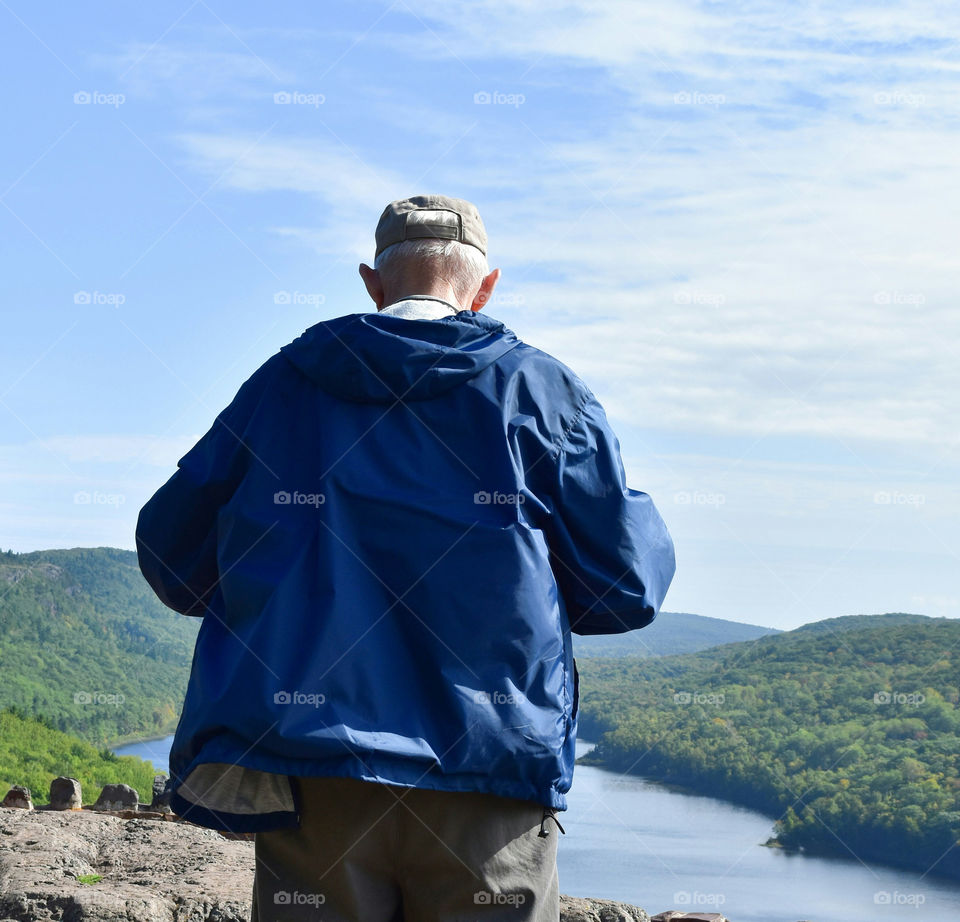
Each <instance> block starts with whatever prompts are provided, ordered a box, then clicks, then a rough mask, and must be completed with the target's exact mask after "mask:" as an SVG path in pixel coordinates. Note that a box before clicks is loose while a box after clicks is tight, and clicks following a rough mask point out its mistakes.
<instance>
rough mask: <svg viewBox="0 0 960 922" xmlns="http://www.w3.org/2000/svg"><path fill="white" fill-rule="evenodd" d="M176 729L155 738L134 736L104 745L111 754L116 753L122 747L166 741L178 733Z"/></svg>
mask: <svg viewBox="0 0 960 922" xmlns="http://www.w3.org/2000/svg"><path fill="white" fill-rule="evenodd" d="M176 729H177V728H176V727H173V728H172V729H171V730H169V731H168V732H166V733H161V734H159V735H154V736H133V737H125V736H123V737H120V738H119V739H116V740H111V741H110V742H107V743H104V746H105V747H106V748H107V749H109V750H110V751H111V752H114V750H116V749H117V748H119V747H120V746H133V745H135V744H136V743H155V742H157V740H165V739H167V737H169V736H173V735H174V734H175V733H176Z"/></svg>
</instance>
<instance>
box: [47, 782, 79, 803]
mask: <svg viewBox="0 0 960 922" xmlns="http://www.w3.org/2000/svg"><path fill="white" fill-rule="evenodd" d="M82 806H83V801H82V800H81V791H80V782H79V781H77V779H76V778H65V777H64V776H63V775H61V776H60V777H59V778H54V779H53V781H51V782H50V809H51V810H79V809H80V808H81V807H82Z"/></svg>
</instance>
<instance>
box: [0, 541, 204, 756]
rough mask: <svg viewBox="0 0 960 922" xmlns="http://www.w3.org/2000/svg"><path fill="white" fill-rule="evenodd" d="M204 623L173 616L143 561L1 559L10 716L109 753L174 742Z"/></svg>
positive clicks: (0, 633) (54, 554)
mask: <svg viewBox="0 0 960 922" xmlns="http://www.w3.org/2000/svg"><path fill="white" fill-rule="evenodd" d="M198 625H199V620H198V619H195V618H187V617H184V616H183V615H178V614H176V613H175V612H172V611H170V609H168V608H165V607H164V606H163V605H162V604H161V603H160V602H159V600H158V599H157V598H156V596H155V595H154V594H153V591H152V590H151V589H150V587H149V585H147V582H146V581H145V580H144V578H143V576H142V575H141V573H140V569H139V567H138V566H137V555H136V554H135V553H134V552H133V551H124V550H119V549H117V548H109V547H98V548H73V549H71V550H50V551H34V552H32V553H28V554H13V553H10V552H9V551H8V552H6V553H2V554H0V663H2V664H3V668H2V670H0V707H8V706H14V707H16V708H17V709H18V710H19V711H21V712H22V713H25V714H32V715H37V716H42V717H44V718H45V719H47V721H48V722H49V723H50V725H51V726H53V727H56V728H57V729H60V730H64V731H66V732H68V733H70V734H73V735H75V736H79V737H82V738H83V739H86V740H88V741H90V742H94V743H97V744H103V743H106V742H112V741H116V740H119V739H122V738H124V737H127V738H129V737H146V736H150V735H161V734H164V733H168V732H173V728H174V727H175V726H176V721H177V717H178V716H179V712H180V707H181V705H182V703H183V695H184V692H185V690H186V682H187V677H188V674H189V668H190V660H191V657H192V654H193V644H194V639H195V637H196V632H197V627H198Z"/></svg>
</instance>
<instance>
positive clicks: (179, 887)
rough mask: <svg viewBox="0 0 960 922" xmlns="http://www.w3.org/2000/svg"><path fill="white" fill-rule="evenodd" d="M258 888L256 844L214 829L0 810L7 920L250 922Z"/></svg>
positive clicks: (0, 895) (0, 872) (0, 881)
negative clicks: (255, 886)
mask: <svg viewBox="0 0 960 922" xmlns="http://www.w3.org/2000/svg"><path fill="white" fill-rule="evenodd" d="M87 875H99V876H100V880H95V879H94V878H91V877H88V876H87ZM80 879H85V880H88V881H91V882H89V883H81V882H80ZM190 881H195V883H191V882H190ZM252 889H253V843H252V842H239V841H238V842H233V841H227V840H226V839H224V838H223V837H222V836H220V835H218V834H217V833H216V832H214V831H213V830H211V829H201V828H200V827H199V826H191V825H189V824H187V823H177V822H170V821H166V822H165V821H162V820H142V819H135V820H124V819H121V818H120V817H116V816H111V815H110V814H106V813H94V812H92V811H89V810H83V811H62V812H61V811H53V810H49V811H45V810H37V811H34V812H32V813H27V812H26V811H20V810H16V811H14V810H9V811H0V920H3V922H54V920H66V919H69V920H70V922H131V920H136V922H185V920H189V922H248V920H249V918H250V894H251V891H252Z"/></svg>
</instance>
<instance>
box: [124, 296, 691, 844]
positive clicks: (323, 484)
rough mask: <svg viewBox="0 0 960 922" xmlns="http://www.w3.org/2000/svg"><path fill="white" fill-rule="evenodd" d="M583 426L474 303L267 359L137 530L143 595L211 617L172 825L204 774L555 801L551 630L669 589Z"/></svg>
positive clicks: (646, 507)
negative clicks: (254, 774)
mask: <svg viewBox="0 0 960 922" xmlns="http://www.w3.org/2000/svg"><path fill="white" fill-rule="evenodd" d="M598 411H599V405H598V404H596V402H595V400H594V398H593V397H592V395H591V394H590V392H589V391H588V390H587V388H586V387H585V386H584V385H583V383H582V382H581V381H580V380H579V379H578V378H577V377H576V376H575V375H573V374H572V372H570V371H569V369H567V368H566V367H565V366H563V365H562V364H561V363H559V362H557V361H556V360H555V359H553V358H551V357H550V356H548V355H546V354H545V353H543V352H540V351H539V350H536V349H533V348H532V347H530V346H527V345H526V344H523V343H521V342H520V341H519V340H518V339H517V338H516V336H514V335H513V334H512V333H511V332H510V331H509V330H507V329H505V328H504V327H503V326H502V324H500V323H499V322H498V321H496V320H493V319H492V318H489V317H484V316H482V315H479V314H475V313H471V312H460V313H459V314H456V315H453V316H450V317H449V318H444V319H440V320H407V319H400V318H397V317H390V316H383V315H378V314H355V315H348V316H346V317H340V318H336V319H335V320H332V321H327V322H325V323H320V324H316V325H315V326H313V327H311V328H310V329H309V330H307V331H306V332H305V333H304V335H303V336H301V337H300V338H299V339H297V340H296V341H294V342H293V343H291V344H289V345H288V346H285V347H284V348H283V349H282V350H281V351H280V353H278V354H277V355H276V356H274V357H273V358H272V359H270V360H269V361H268V362H267V363H265V365H264V366H263V367H262V368H261V369H260V370H258V372H256V373H255V374H254V375H253V376H252V377H251V379H250V380H249V381H248V382H247V383H246V384H245V385H244V386H243V388H241V390H240V392H239V394H238V396H237V398H236V399H235V401H234V402H233V403H232V404H231V406H230V407H228V408H227V410H225V411H224V413H223V414H221V416H220V417H219V418H218V421H217V423H215V425H214V427H213V428H212V429H211V431H210V432H209V433H208V434H207V435H206V436H205V437H204V439H203V440H201V442H200V443H198V445H197V446H196V447H195V448H194V449H193V450H192V451H191V453H190V454H188V455H187V456H186V457H185V458H184V459H183V461H182V462H181V467H182V470H181V472H180V473H179V474H178V475H177V477H179V478H180V479H181V481H182V483H180V484H176V483H175V482H174V481H171V482H170V484H169V485H168V486H169V490H168V493H169V495H165V494H164V492H163V491H161V492H160V493H158V494H157V496H156V497H155V498H154V500H153V501H151V503H150V504H148V505H147V506H146V507H145V508H144V510H143V513H142V515H141V520H140V525H139V528H138V538H139V540H140V542H141V544H142V551H141V558H142V560H143V561H144V564H145V570H144V572H145V573H146V575H147V577H148V579H149V580H150V581H151V583H152V584H153V585H154V587H155V588H157V590H158V592H159V593H160V594H161V597H164V592H165V591H166V592H167V596H166V598H165V601H167V602H168V604H172V605H173V607H175V608H178V609H179V610H184V611H189V612H200V613H202V611H203V610H204V609H208V611H209V614H208V616H207V617H206V618H205V621H204V624H203V627H202V629H201V632H200V636H199V639H198V644H197V654H196V657H195V663H194V670H193V674H192V677H191V682H190V687H189V690H188V694H187V701H186V703H185V706H184V716H183V719H182V721H181V725H180V727H179V728H178V733H177V740H176V743H175V745H174V751H173V754H172V760H171V768H172V770H173V774H174V776H175V778H177V779H180V780H181V781H182V782H183V783H184V784H185V785H186V788H187V791H186V792H185V793H184V792H181V796H180V799H179V800H178V801H177V802H178V806H179V808H180V810H181V812H183V813H185V814H186V815H188V816H189V815H190V807H191V803H193V802H195V798H194V797H191V796H190V795H191V794H197V793H208V792H203V791H198V790H196V789H197V788H198V787H200V785H197V784H193V785H190V784H189V783H187V779H188V778H189V776H190V774H191V771H193V770H194V769H196V768H197V767H198V766H200V765H202V764H203V763H209V762H211V761H213V762H215V763H220V764H224V763H230V764H235V765H243V766H245V767H246V768H247V769H251V770H252V769H258V770H261V771H268V772H281V773H288V774H294V775H329V774H336V775H349V776H353V777H359V778H367V779H376V780H380V781H385V782H389V783H395V784H405V785H413V786H417V787H430V788H439V789H447V790H477V791H488V792H491V793H496V794H500V795H501V796H507V797H518V798H525V799H532V800H537V801H539V802H540V803H543V804H545V805H549V806H553V807H556V808H558V809H561V810H562V809H565V807H566V802H565V797H564V795H565V793H566V792H567V790H569V786H570V781H571V777H572V771H573V748H574V741H575V737H576V733H575V721H576V697H577V691H576V682H575V672H574V664H573V657H572V651H571V641H570V626H571V621H572V623H573V628H574V630H580V631H581V632H583V633H594V632H601V631H602V632H617V631H623V630H628V629H632V628H637V627H642V626H643V625H644V624H645V623H647V622H648V621H649V620H651V619H652V617H653V615H654V613H655V611H656V609H657V607H658V606H659V601H660V598H661V596H662V593H663V591H665V589H666V585H667V583H668V582H669V578H670V575H672V553H669V537H668V536H667V534H666V530H665V529H664V528H663V526H662V523H661V522H660V519H659V516H658V515H657V513H656V511H655V510H654V508H653V505H652V503H650V501H649V499H648V498H647V497H646V496H645V494H637V493H633V492H632V491H629V492H624V491H623V489H622V486H621V484H622V477H623V473H622V468H620V467H619V455H618V453H617V452H616V444H615V440H613V437H612V435H611V434H610V433H609V431H608V430H607V429H606V426H605V421H604V420H603V419H602V418H600V417H599V416H598ZM599 413H600V414H601V415H602V411H599ZM174 480H176V478H174ZM618 480H619V481H620V483H618ZM175 497H176V498H175ZM188 511H189V514H190V515H191V516H192V517H193V518H194V520H195V525H196V527H197V529H199V530H195V531H194V532H193V535H192V538H193V540H194V543H195V545H196V550H195V552H194V554H193V556H192V557H191V558H190V559H189V560H184V562H183V564H182V568H183V572H178V573H177V574H176V576H173V575H172V574H171V573H170V572H169V571H168V570H167V565H168V564H161V563H160V561H169V560H170V559H171V557H172V556H173V555H174V554H175V553H176V552H177V550H178V548H179V549H180V550H182V548H183V544H182V541H181V542H180V543H179V544H178V547H177V548H174V547H171V548H169V549H166V548H163V547H160V546H158V545H160V544H161V543H162V540H163V536H164V535H172V534H173V533H174V528H173V523H174V522H176V521H178V520H182V518H183V516H184V515H185V514H186V513H187V512H188ZM168 522H169V523H170V525H169V527H168V526H167V523H168ZM637 536H642V539H643V541H644V542H645V543H644V546H642V547H638V546H633V545H634V544H635V542H636V538H637ZM200 538H203V540H202V541H201V540H199V539H200ZM625 542H627V543H626V544H625ZM551 552H552V553H551ZM150 561H154V562H156V565H155V566H154V567H151V566H150ZM181 581H182V582H181ZM208 590H209V591H208ZM211 616H212V617H211ZM214 730H215V733H216V735H215V736H214V735H212V734H213V732H214ZM254 744H256V749H255V751H250V747H251V746H253V745H254ZM245 754H246V755H247V758H245ZM198 777H205V776H204V775H203V773H202V772H201V774H200V775H199V776H198ZM247 784H248V785H249V782H247ZM191 789H193V790H191ZM239 790H240V789H238V791H239ZM243 790H245V791H248V790H250V788H249V786H248V787H245V788H243ZM210 799H211V798H209V796H208V797H207V800H208V801H209V800H210ZM217 805H218V806H219V807H222V808H225V809H224V812H225V813H232V812H233V810H231V809H230V804H229V803H228V802H226V801H225V802H223V803H218V804H217ZM275 806H276V804H271V807H275ZM269 812H270V813H274V812H276V811H275V810H273V809H271V810H270V811H269ZM198 815H199V814H198ZM249 819H250V818H249V817H246V818H245V820H246V822H245V821H241V825H246V824H247V822H249ZM237 823H238V818H237V816H236V815H234V816H233V817H231V818H230V826H231V828H237ZM254 828H256V827H255V826H254Z"/></svg>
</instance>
